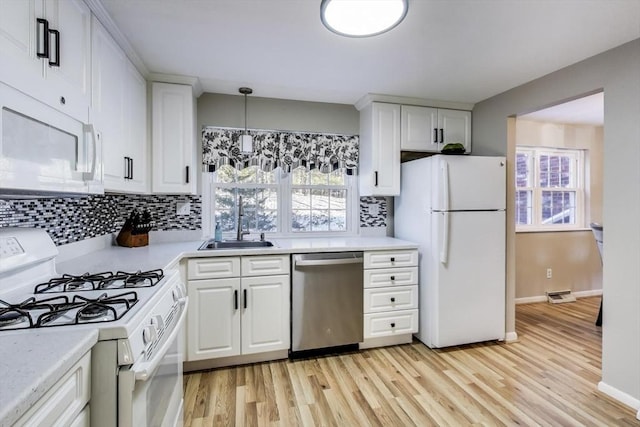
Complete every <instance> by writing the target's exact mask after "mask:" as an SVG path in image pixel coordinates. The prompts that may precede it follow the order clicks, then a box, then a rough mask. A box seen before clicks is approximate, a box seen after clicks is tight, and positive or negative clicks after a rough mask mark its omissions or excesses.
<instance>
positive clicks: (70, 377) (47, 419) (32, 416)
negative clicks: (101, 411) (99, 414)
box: [15, 352, 91, 426]
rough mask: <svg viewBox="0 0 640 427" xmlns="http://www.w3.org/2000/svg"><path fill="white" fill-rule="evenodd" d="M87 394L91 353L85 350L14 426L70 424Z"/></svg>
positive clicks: (81, 407)
mask: <svg viewBox="0 0 640 427" xmlns="http://www.w3.org/2000/svg"><path fill="white" fill-rule="evenodd" d="M90 395H91V352H88V353H87V354H85V355H84V356H82V359H80V360H79V361H78V362H77V363H76V364H75V365H74V366H73V367H72V368H71V370H70V371H69V372H67V373H66V374H65V375H64V376H63V377H62V378H61V379H60V380H59V381H58V382H57V383H55V384H54V385H53V387H51V389H49V391H47V392H46V393H45V394H44V396H42V397H41V398H40V400H38V401H37V402H36V403H35V405H33V406H32V407H31V408H30V409H29V410H28V411H27V412H26V413H25V414H24V415H23V416H22V418H20V419H19V420H18V421H17V422H16V424H15V425H16V426H22V425H28V426H49V425H70V424H71V423H72V422H73V421H74V420H75V419H76V417H77V416H78V414H80V413H81V411H82V409H83V408H84V407H85V405H86V404H87V402H89V397H90Z"/></svg>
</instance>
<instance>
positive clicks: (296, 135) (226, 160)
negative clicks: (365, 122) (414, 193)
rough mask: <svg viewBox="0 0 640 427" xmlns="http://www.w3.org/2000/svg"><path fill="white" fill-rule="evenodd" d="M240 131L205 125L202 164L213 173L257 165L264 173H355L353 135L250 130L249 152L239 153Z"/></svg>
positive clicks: (356, 143) (354, 136)
mask: <svg viewBox="0 0 640 427" xmlns="http://www.w3.org/2000/svg"><path fill="white" fill-rule="evenodd" d="M242 133H243V130H242V129H228V128H217V127H210V126H205V127H203V128H202V162H203V163H204V165H205V169H206V170H208V171H209V172H214V171H215V170H217V169H218V168H219V167H221V166H223V165H231V166H233V167H235V168H237V169H243V168H246V167H248V166H254V165H255V166H259V167H260V168H261V169H262V170H264V171H271V170H273V169H275V168H277V167H281V168H282V170H283V171H284V172H287V173H288V172H291V171H292V170H293V169H295V168H297V167H299V166H303V167H306V168H307V169H318V170H319V171H320V172H323V173H329V172H332V171H334V170H336V169H344V170H346V172H347V174H349V175H354V174H356V173H357V170H358V143H359V139H358V136H357V135H334V134H322V133H302V132H282V131H265V130H250V131H248V133H249V134H250V135H251V136H252V137H253V152H252V153H242V152H241V151H240V136H241V135H242Z"/></svg>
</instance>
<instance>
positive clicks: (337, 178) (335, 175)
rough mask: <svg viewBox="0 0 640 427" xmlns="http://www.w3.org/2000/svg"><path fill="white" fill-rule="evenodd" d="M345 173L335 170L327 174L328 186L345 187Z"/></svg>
mask: <svg viewBox="0 0 640 427" xmlns="http://www.w3.org/2000/svg"><path fill="white" fill-rule="evenodd" d="M344 180H345V173H344V171H341V170H340V169H336V170H334V171H333V172H331V173H330V174H329V185H345V182H344Z"/></svg>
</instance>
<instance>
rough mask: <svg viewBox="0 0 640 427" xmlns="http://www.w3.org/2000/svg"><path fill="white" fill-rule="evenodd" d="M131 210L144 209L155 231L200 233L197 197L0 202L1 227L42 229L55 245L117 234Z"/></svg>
mask: <svg viewBox="0 0 640 427" xmlns="http://www.w3.org/2000/svg"><path fill="white" fill-rule="evenodd" d="M184 202H189V203H190V204H191V212H190V214H189V215H176V206H177V204H178V203H184ZM134 208H140V209H147V210H149V212H150V213H151V216H152V218H153V219H154V220H155V222H156V228H155V229H154V230H158V231H164V230H199V229H200V228H201V222H200V218H201V216H202V201H201V198H200V196H186V195H150V196H146V195H123V194H105V195H99V196H98V195H96V196H84V197H68V198H66V197H65V198H51V199H48V198H47V199H24V200H23V199H12V200H0V227H8V226H12V227H34V228H43V229H45V230H46V231H47V232H48V233H49V235H50V236H51V238H52V239H53V241H54V242H55V244H56V245H64V244H67V243H71V242H77V241H80V240H84V239H89V238H92V237H97V236H102V235H105V234H110V233H117V232H118V231H120V228H121V227H122V225H123V224H124V221H125V220H126V219H127V218H128V217H129V214H130V213H131V211H132V210H133V209H134Z"/></svg>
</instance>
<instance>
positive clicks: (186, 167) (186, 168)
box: [185, 166, 189, 184]
mask: <svg viewBox="0 0 640 427" xmlns="http://www.w3.org/2000/svg"><path fill="white" fill-rule="evenodd" d="M185 170H186V179H185V182H186V183H187V184H188V183H189V166H185Z"/></svg>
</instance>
